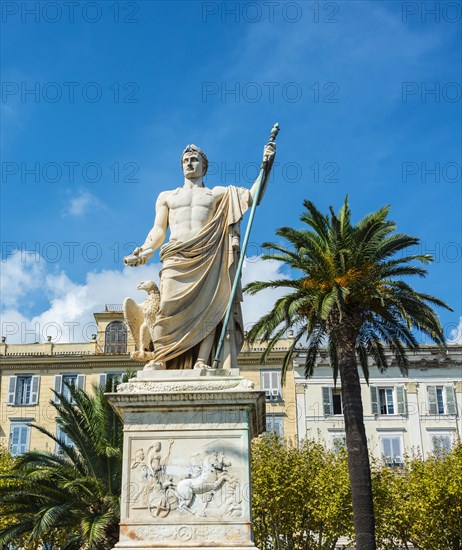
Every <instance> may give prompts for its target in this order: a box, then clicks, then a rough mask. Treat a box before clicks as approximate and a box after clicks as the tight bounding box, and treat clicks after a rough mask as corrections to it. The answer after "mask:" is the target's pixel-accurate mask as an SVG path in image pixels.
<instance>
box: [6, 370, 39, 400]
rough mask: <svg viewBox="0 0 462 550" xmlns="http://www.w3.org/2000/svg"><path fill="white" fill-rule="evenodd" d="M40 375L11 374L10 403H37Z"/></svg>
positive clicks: (9, 386)
mask: <svg viewBox="0 0 462 550" xmlns="http://www.w3.org/2000/svg"><path fill="white" fill-rule="evenodd" d="M39 386H40V376H33V375H32V374H24V375H23V374H20V375H17V376H10V380H9V385H8V405H36V404H37V403H38V396H39Z"/></svg>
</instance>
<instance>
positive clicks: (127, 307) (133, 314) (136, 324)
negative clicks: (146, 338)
mask: <svg viewBox="0 0 462 550" xmlns="http://www.w3.org/2000/svg"><path fill="white" fill-rule="evenodd" d="M123 311H124V318H125V322H126V323H127V325H128V326H129V328H130V332H131V333H132V336H133V340H135V344H136V348H137V349H141V348H140V345H141V342H140V329H141V325H142V324H143V322H144V315H143V304H137V303H136V302H135V300H132V298H125V300H124V304H123Z"/></svg>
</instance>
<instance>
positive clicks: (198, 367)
mask: <svg viewBox="0 0 462 550" xmlns="http://www.w3.org/2000/svg"><path fill="white" fill-rule="evenodd" d="M211 368H212V367H211V366H210V365H207V363H206V362H205V361H202V359H198V360H197V361H196V364H195V365H194V369H195V370H203V369H207V370H210V369H211Z"/></svg>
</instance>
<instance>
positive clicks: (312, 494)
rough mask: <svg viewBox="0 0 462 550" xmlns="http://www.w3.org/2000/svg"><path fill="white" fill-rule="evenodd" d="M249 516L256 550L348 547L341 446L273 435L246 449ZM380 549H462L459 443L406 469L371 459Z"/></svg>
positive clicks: (414, 459)
mask: <svg viewBox="0 0 462 550" xmlns="http://www.w3.org/2000/svg"><path fill="white" fill-rule="evenodd" d="M252 452H253V456H252V487H253V501H252V511H253V516H254V517H253V520H254V531H255V537H256V544H257V546H258V548H259V549H260V550H302V549H303V550H314V549H317V550H333V549H334V548H335V544H336V542H337V541H338V540H339V538H340V537H345V538H346V539H347V540H348V541H350V542H349V544H348V547H355V548H356V547H357V548H358V549H359V546H356V545H355V543H354V531H353V513H352V506H351V495H350V483H349V479H348V466H347V457H346V450H345V448H338V449H336V450H330V449H327V448H326V447H324V446H323V445H321V444H320V443H319V442H316V441H312V440H308V441H305V442H304V443H303V445H302V446H300V447H293V446H288V445H287V444H286V443H285V442H284V441H283V440H282V439H280V438H278V437H277V436H276V435H273V434H271V435H270V434H265V435H264V436H263V437H260V438H257V439H256V440H254V442H253V445H252ZM372 483H373V495H374V505H375V512H376V526H377V548H379V550H409V549H410V548H415V549H416V550H462V444H461V443H458V444H456V445H455V446H454V447H453V448H452V449H451V451H449V452H448V453H443V452H436V453H435V454H432V455H430V456H429V457H428V458H427V459H426V460H423V459H422V457H421V456H420V455H413V456H407V457H406V461H405V464H404V467H403V468H402V469H401V468H390V467H388V466H386V465H385V464H384V463H383V462H382V461H381V460H377V459H372Z"/></svg>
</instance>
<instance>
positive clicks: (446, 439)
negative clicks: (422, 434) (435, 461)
mask: <svg viewBox="0 0 462 550" xmlns="http://www.w3.org/2000/svg"><path fill="white" fill-rule="evenodd" d="M429 436H430V452H432V453H435V454H447V453H448V452H449V451H450V450H451V447H452V441H453V439H452V433H450V432H435V433H430V434H429Z"/></svg>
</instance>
